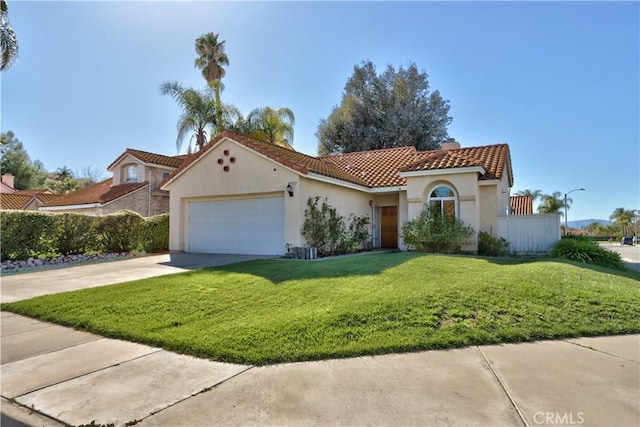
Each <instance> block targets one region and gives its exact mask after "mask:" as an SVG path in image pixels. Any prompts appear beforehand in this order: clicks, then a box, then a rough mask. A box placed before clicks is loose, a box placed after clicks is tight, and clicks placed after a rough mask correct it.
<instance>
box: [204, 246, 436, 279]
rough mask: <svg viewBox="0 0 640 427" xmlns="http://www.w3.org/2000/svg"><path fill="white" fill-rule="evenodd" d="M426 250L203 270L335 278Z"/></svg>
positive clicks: (375, 270)
mask: <svg viewBox="0 0 640 427" xmlns="http://www.w3.org/2000/svg"><path fill="white" fill-rule="evenodd" d="M423 255H424V254H414V253H407V252H390V253H379V254H375V253H372V254H364V255H360V256H353V257H336V258H335V259H328V258H325V259H322V260H313V261H312V260H304V261H303V260H289V259H266V260H253V261H247V262H240V263H236V264H228V265H224V266H220V267H212V268H206V269H203V270H200V271H223V272H227V273H237V274H250V275H254V276H260V277H262V278H264V279H266V280H269V281H270V282H271V283H274V284H278V283H282V282H286V281H290V280H305V279H309V280H314V279H334V278H345V277H349V276H352V277H355V276H375V275H379V274H381V273H382V272H384V271H385V270H387V269H390V268H394V267H397V266H399V265H401V264H404V263H405V262H408V261H411V260H412V259H415V258H417V257H420V256H423Z"/></svg>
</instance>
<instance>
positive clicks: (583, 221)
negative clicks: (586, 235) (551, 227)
mask: <svg viewBox="0 0 640 427" xmlns="http://www.w3.org/2000/svg"><path fill="white" fill-rule="evenodd" d="M594 222H597V223H599V224H602V225H611V221H607V220H606V219H580V220H578V221H569V222H567V225H568V226H569V228H574V229H581V228H585V227H586V226H587V225H589V224H591V223H594Z"/></svg>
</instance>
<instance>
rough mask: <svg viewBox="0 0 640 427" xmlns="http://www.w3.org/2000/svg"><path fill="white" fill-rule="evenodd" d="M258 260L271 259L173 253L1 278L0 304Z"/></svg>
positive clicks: (253, 256)
mask: <svg viewBox="0 0 640 427" xmlns="http://www.w3.org/2000/svg"><path fill="white" fill-rule="evenodd" d="M261 258H272V257H268V256H260V255H217V254H216V255H213V254H185V253H175V254H163V255H151V256H145V257H141V258H133V259H127V260H119V261H111V262H102V263H96V264H87V265H76V266H68V267H64V268H57V269H46V270H44V269H43V270H41V271H34V272H28V273H17V274H10V275H3V277H2V288H1V290H2V296H1V298H0V299H1V301H2V302H14V301H20V300H23V299H27V298H33V297H37V296H40V295H47V294H55V293H59V292H67V291H75V290H78V289H83V288H92V287H96V286H104V285H111V284H114V283H121V282H128V281H131V280H139V279H146V278H148V277H155V276H163V275H166V274H174V273H182V272H184V271H187V270H193V269H197V268H206V267H218V266H221V265H226V264H233V263H236V262H242V261H249V260H252V259H261Z"/></svg>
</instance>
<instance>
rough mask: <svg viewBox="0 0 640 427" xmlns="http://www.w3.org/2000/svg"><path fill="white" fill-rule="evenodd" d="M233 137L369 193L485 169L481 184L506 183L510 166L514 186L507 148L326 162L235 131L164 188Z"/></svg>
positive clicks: (393, 152)
mask: <svg viewBox="0 0 640 427" xmlns="http://www.w3.org/2000/svg"><path fill="white" fill-rule="evenodd" d="M224 138H230V139H232V140H233V141H236V142H238V143H240V144H242V145H244V146H245V147H247V148H250V149H251V150H253V151H256V152H258V153H260V154H262V155H264V156H266V157H268V158H270V159H272V160H275V161H276V162H278V163H280V164H282V165H284V166H287V167H289V168H291V169H293V170H296V171H298V172H300V173H301V174H304V175H307V174H308V173H310V172H312V173H316V174H320V175H324V176H327V177H331V178H335V179H338V180H341V181H346V182H349V183H353V184H358V185H362V186H365V187H369V188H377V187H392V186H403V185H406V179H405V178H403V177H401V176H399V175H398V172H411V171H426V170H440V169H450V168H460V167H473V166H479V167H482V168H483V169H484V170H485V173H484V174H483V175H482V176H480V177H479V179H483V180H487V179H502V175H503V171H504V167H505V165H506V166H507V173H508V179H509V185H510V186H511V185H513V174H512V171H511V158H510V154H509V146H508V145H507V144H498V145H488V146H483V147H470V148H458V149H451V150H434V151H416V149H415V147H413V146H409V147H397V148H387V149H381V150H372V151H361V152H355V153H346V154H338V155H330V156H322V157H312V156H308V155H306V154H302V153H298V152H296V151H293V150H289V149H286V148H282V147H279V146H277V145H274V144H270V143H268V142H264V141H260V140H257V139H253V138H250V137H248V136H245V135H241V134H238V133H236V132H232V131H229V130H225V131H224V132H222V133H221V134H220V135H218V136H217V137H215V138H214V139H213V140H212V141H211V142H210V143H209V144H207V145H206V146H205V147H204V148H203V149H202V150H200V151H199V152H197V153H194V154H191V155H190V156H188V157H187V159H186V160H185V161H184V163H183V164H182V166H180V167H179V168H178V169H176V170H175V171H173V172H172V173H171V175H169V177H168V178H167V179H165V180H164V181H163V182H162V183H161V186H162V185H164V184H165V183H167V182H169V181H171V180H172V179H174V178H175V177H176V176H177V175H178V174H179V173H180V172H182V171H183V170H185V169H186V168H188V167H189V165H191V164H192V163H193V162H195V161H196V160H197V159H199V158H200V157H201V156H202V155H204V154H205V153H206V152H207V151H209V150H210V149H211V148H213V147H215V146H216V145H217V144H218V143H219V142H220V141H221V140H222V139H224Z"/></svg>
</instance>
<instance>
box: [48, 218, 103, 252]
mask: <svg viewBox="0 0 640 427" xmlns="http://www.w3.org/2000/svg"><path fill="white" fill-rule="evenodd" d="M49 217H50V219H51V230H50V231H51V246H50V250H51V252H54V253H55V254H62V255H74V254H83V253H86V252H89V251H97V250H99V249H100V241H99V239H98V237H97V235H96V232H95V228H96V225H97V223H98V221H99V217H96V216H91V215H86V214H78V213H61V214H52V215H49Z"/></svg>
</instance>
